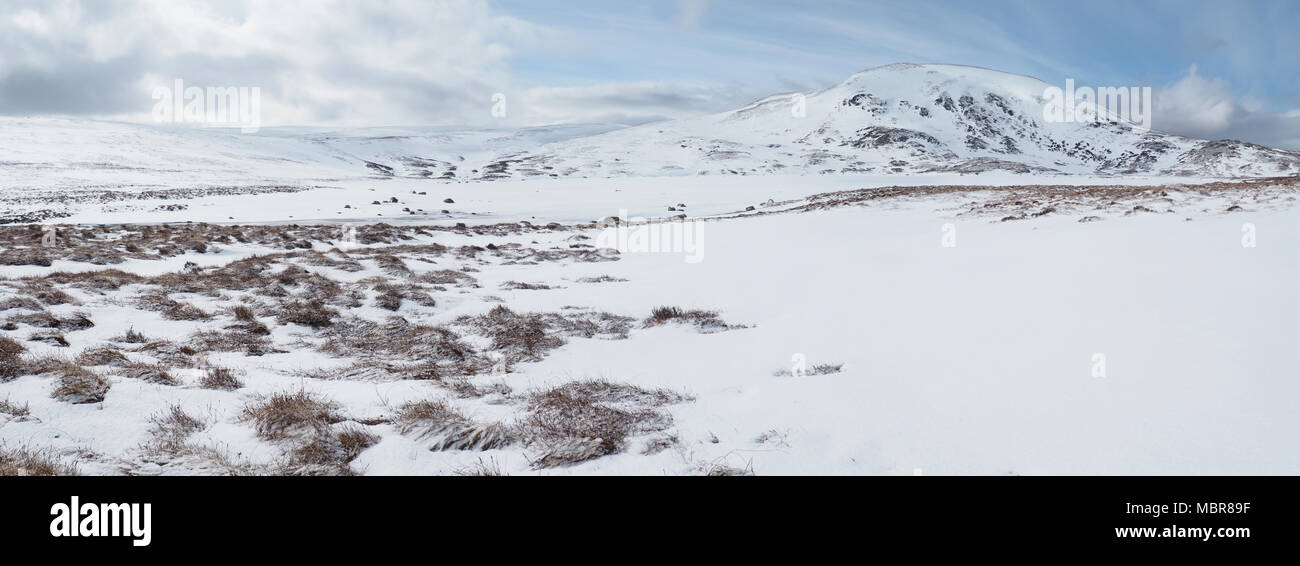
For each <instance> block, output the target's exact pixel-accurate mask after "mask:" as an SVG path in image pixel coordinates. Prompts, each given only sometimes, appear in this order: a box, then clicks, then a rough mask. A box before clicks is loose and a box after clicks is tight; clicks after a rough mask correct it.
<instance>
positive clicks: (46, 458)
mask: <svg viewBox="0 0 1300 566" xmlns="http://www.w3.org/2000/svg"><path fill="white" fill-rule="evenodd" d="M75 475H77V466H76V464H75V463H73V464H68V463H64V462H63V460H61V459H59V458H58V457H57V456H55V455H54V453H53V452H52V451H50V450H41V449H32V448H27V447H20V448H8V447H4V446H0V476H75Z"/></svg>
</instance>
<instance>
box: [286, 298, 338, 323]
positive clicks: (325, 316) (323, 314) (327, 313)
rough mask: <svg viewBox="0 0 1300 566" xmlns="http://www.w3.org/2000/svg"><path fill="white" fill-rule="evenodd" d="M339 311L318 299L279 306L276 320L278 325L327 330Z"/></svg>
mask: <svg viewBox="0 0 1300 566" xmlns="http://www.w3.org/2000/svg"><path fill="white" fill-rule="evenodd" d="M338 316H339V311H337V310H334V309H332V308H329V307H327V306H325V304H324V303H323V302H322V301H320V300H318V299H310V300H306V301H292V302H289V303H285V304H283V305H280V310H279V312H277V313H276V320H277V321H279V322H280V324H300V325H302V326H306V327H310V328H312V329H315V330H320V329H322V328H328V327H329V326H330V325H333V324H334V319H335V318H338Z"/></svg>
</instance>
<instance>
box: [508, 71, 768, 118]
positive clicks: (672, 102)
mask: <svg viewBox="0 0 1300 566" xmlns="http://www.w3.org/2000/svg"><path fill="white" fill-rule="evenodd" d="M758 97H759V95H758V94H756V93H753V92H749V91H748V90H747V89H745V88H742V87H738V86H735V85H730V86H719V85H710V84H702V83H682V82H675V83H665V82H651V81H646V82H620V83H603V84H596V85H591V86H581V87H538V88H532V89H528V90H527V91H525V92H523V93H522V100H521V103H522V109H523V112H524V113H525V114H524V116H523V117H522V118H523V119H525V120H526V121H528V122H530V123H553V122H608V123H622V124H639V123H644V122H649V121H653V120H661V119H666V118H682V117H687V116H693V115H698V114H702V113H707V112H714V111H719V110H723V109H728V108H734V107H736V106H740V105H742V104H744V103H747V102H750V101H752V100H753V99H756V98H758Z"/></svg>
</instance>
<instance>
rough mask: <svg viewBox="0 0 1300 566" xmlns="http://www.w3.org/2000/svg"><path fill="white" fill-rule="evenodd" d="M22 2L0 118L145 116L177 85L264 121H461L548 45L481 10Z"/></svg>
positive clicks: (0, 39)
mask: <svg viewBox="0 0 1300 566" xmlns="http://www.w3.org/2000/svg"><path fill="white" fill-rule="evenodd" d="M18 2H19V3H26V4H28V6H26V7H25V8H24V9H21V10H19V11H17V12H16V14H17V15H16V16H14V17H12V18H8V19H7V20H0V112H3V113H49V112H54V113H72V114H87V115H101V116H115V117H131V116H143V115H147V112H148V110H149V108H150V107H151V106H152V99H151V98H150V94H151V92H152V88H153V86H155V85H156V83H157V82H160V81H161V82H162V83H163V84H170V79H172V78H182V79H185V81H186V82H187V83H188V84H192V85H196V86H260V87H262V92H263V94H262V98H263V117H264V122H265V123H268V124H276V123H279V124H291V123H341V124H346V123H407V124H409V123H428V122H467V121H473V117H476V116H487V115H488V111H487V109H488V108H489V106H490V103H491V102H490V101H491V95H492V93H494V92H499V91H506V90H509V88H510V72H509V71H510V69H509V65H508V63H509V60H510V58H511V57H512V55H513V54H514V53H515V50H516V49H520V48H530V47H531V46H533V45H536V44H540V43H545V42H546V41H547V40H548V36H549V35H550V34H553V32H551V31H550V30H548V29H546V28H544V27H541V26H537V25H534V24H531V23H528V22H524V21H521V20H518V19H515V18H511V17H507V16H502V15H499V14H496V13H494V12H492V11H491V9H490V8H489V6H488V4H487V2H486V1H485V0H443V1H439V2H437V3H430V2H424V1H420V0H367V1H365V2H353V1H346V0H326V1H320V2H304V1H292V0H280V1H277V0H248V1H246V2H243V3H229V4H220V3H208V2H200V1H197V0H123V1H121V2H117V3H114V4H111V5H110V4H108V3H102V2H98V1H86V2H77V1H73V0H63V1H55V2H24V0H18ZM51 30H55V31H53V32H52V33H51Z"/></svg>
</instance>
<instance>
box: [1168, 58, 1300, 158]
mask: <svg viewBox="0 0 1300 566" xmlns="http://www.w3.org/2000/svg"><path fill="white" fill-rule="evenodd" d="M1154 95H1155V114H1154V116H1153V118H1152V126H1153V127H1154V128H1155V129H1157V130H1161V131H1165V132H1170V133H1174V134H1179V135H1183V136H1188V137H1193V138H1204V139H1225V138H1229V139H1240V140H1248V141H1252V142H1254V143H1259V144H1263V145H1271V146H1274V147H1281V148H1284V149H1293V150H1295V149H1300V138H1297V132H1300V111H1294V110H1293V111H1290V112H1286V113H1282V114H1275V113H1273V112H1270V111H1269V110H1267V109H1265V108H1263V105H1262V104H1260V103H1259V102H1258V101H1255V100H1253V99H1252V98H1250V97H1239V96H1238V95H1237V94H1236V93H1234V92H1233V90H1232V88H1231V86H1230V85H1229V84H1228V83H1227V81H1224V80H1223V79H1219V78H1212V77H1205V76H1202V75H1201V74H1200V73H1199V71H1198V69H1197V66H1196V65H1192V66H1191V67H1190V68H1188V69H1187V74H1186V75H1184V76H1183V77H1182V78H1181V79H1179V80H1178V82H1176V83H1174V84H1173V85H1170V86H1167V87H1161V88H1157V89H1155V92H1154Z"/></svg>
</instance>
